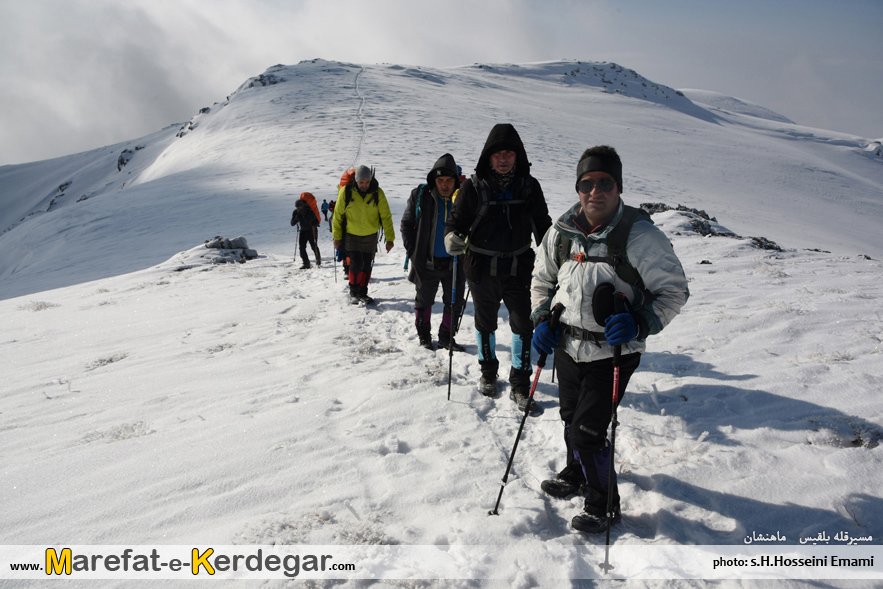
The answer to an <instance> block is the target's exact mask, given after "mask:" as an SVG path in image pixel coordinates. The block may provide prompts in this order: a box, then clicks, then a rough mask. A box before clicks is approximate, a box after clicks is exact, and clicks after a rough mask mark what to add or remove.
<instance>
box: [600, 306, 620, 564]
mask: <svg viewBox="0 0 883 589" xmlns="http://www.w3.org/2000/svg"><path fill="white" fill-rule="evenodd" d="M624 299H625V295H623V294H622V293H616V294H614V295H613V312H614V313H616V314H617V315H618V314H620V313H624V312H625V302H624ZM621 355H622V345H617V346H613V411H612V412H611V416H610V468H609V470H608V471H607V544H606V546H605V548H604V562H603V563H601V564H600V565H599V566H600V567H601V569H602V570H603V571H604V573H605V574H606V573H608V572H610V570H611V569H612V568H613V565H612V564H610V520H611V519H613V477H614V476H615V475H616V473H615V472H614V470H615V469H614V465H613V457H614V453H615V451H616V426H617V425H619V422H618V421H617V420H616V405H617V400H618V399H619V358H620V356H621Z"/></svg>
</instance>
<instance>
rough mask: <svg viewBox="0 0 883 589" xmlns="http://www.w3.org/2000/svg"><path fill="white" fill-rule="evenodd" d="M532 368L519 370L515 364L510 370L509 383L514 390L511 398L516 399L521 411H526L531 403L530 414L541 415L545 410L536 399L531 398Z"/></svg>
mask: <svg viewBox="0 0 883 589" xmlns="http://www.w3.org/2000/svg"><path fill="white" fill-rule="evenodd" d="M531 374H532V372H531V371H530V370H518V369H516V368H515V367H514V366H513V367H512V368H511V369H510V370H509V384H510V386H511V387H512V390H511V391H510V392H509V398H510V399H512V400H513V401H515V404H516V405H517V406H518V410H519V411H524V410H526V409H527V407H528V405H530V414H531V415H539V414H540V413H542V412H543V410H542V409H541V408H540V406H539V405H537V403H536V401H534V400H533V399H531V398H530V376H531Z"/></svg>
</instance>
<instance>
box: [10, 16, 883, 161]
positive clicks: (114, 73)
mask: <svg viewBox="0 0 883 589" xmlns="http://www.w3.org/2000/svg"><path fill="white" fill-rule="evenodd" d="M816 4H818V3H816ZM858 5H860V7H861V9H862V10H864V11H868V14H867V15H861V14H859V15H857V16H856V17H855V18H853V19H845V17H842V16H841V19H840V20H841V21H843V22H839V24H835V25H829V26H832V27H833V26H836V27H845V26H847V25H850V24H852V23H854V22H856V21H860V20H861V18H862V17H863V16H864V17H865V19H866V20H868V17H870V19H869V20H873V17H874V16H875V15H878V14H879V13H880V9H878V8H875V7H874V5H873V4H866V3H862V2H859V3H858ZM676 6H677V5H676ZM816 8H817V12H819V14H820V15H821V16H824V13H823V12H820V10H821V9H818V7H817V6H816ZM835 8H836V7H835ZM680 9H681V11H682V12H683V14H678V13H677V10H678V8H677V7H675V8H673V9H671V10H669V11H664V10H660V9H659V8H658V7H654V5H653V4H652V3H645V2H642V1H639V0H635V1H633V2H617V3H609V2H606V1H603V0H597V1H594V2H577V1H575V0H558V1H552V2H539V1H535V0H509V1H507V0H489V1H487V2H479V3H476V2H470V1H467V0H452V1H450V2H447V3H441V4H439V3H422V2H407V1H402V0H377V1H374V2H364V1H358V0H304V1H301V2H284V1H281V0H278V1H273V0H264V1H254V0H212V1H209V0H130V1H128V2H126V3H118V2H114V1H111V0H45V1H41V2H34V3H24V2H22V3H14V2H5V3H3V4H2V5H0V55H2V57H0V75H2V76H3V79H4V83H5V86H6V88H5V90H4V92H3V93H2V94H0V117H2V119H0V164H3V163H18V162H25V161H31V160H36V159H44V158H48V157H54V156H59V155H63V154H67V153H71V152H74V151H80V150H85V149H89V148H94V147H99V146H101V145H104V144H108V143H113V142H118V141H123V140H126V139H131V138H135V137H139V136H141V135H145V134H148V133H150V132H153V131H155V130H158V129H160V128H162V127H164V126H165V125H167V124H170V123H174V122H181V121H184V120H187V119H189V117H190V116H192V115H193V114H195V112H196V111H197V110H198V109H199V108H200V107H202V106H208V105H210V104H211V103H212V102H215V101H220V100H223V99H224V97H225V96H226V95H228V94H229V93H230V92H232V91H233V90H235V89H236V88H237V87H238V86H239V84H241V83H242V82H243V81H245V80H246V79H247V78H248V77H250V76H254V75H258V74H259V73H261V72H263V71H264V70H265V69H266V68H268V67H270V66H272V65H274V64H276V63H297V62H298V61H301V60H303V59H310V58H314V57H322V58H325V59H333V60H342V61H349V62H356V63H359V62H362V63H378V62H390V63H402V64H409V65H429V66H451V65H464V64H471V63H475V62H509V63H513V62H514V63H517V62H525V61H542V60H550V59H561V58H572V59H583V60H597V61H601V60H607V61H617V62H618V63H620V64H621V65H624V66H626V67H629V68H632V69H635V70H637V71H638V72H640V73H641V74H643V75H645V76H647V77H649V78H651V79H654V80H655V81H658V82H660V83H663V84H666V85H670V86H689V87H695V88H705V89H708V90H716V91H720V92H725V93H730V94H735V95H739V96H741V97H743V98H746V99H749V100H753V101H755V102H758V103H759V104H762V105H764V106H768V107H770V108H772V109H774V110H776V109H778V110H780V111H781V112H782V113H783V114H785V115H786V116H789V117H790V118H793V119H795V120H797V121H798V122H801V123H804V124H807V125H817V126H827V127H835V128H837V129H838V130H844V131H851V132H854V133H859V132H860V128H861V130H862V131H864V129H865V128H866V127H867V128H868V131H866V132H864V133H863V134H871V135H874V134H876V135H877V136H879V135H883V120H881V118H880V115H879V114H876V113H877V112H878V110H879V109H877V107H876V96H879V91H880V89H881V82H880V80H881V79H883V71H881V66H880V65H879V63H873V62H871V58H870V56H869V57H868V65H866V66H865V65H862V66H861V67H860V66H859V65H858V58H859V57H863V56H862V55H860V51H861V50H860V48H857V45H856V44H855V43H854V42H852V41H850V42H847V41H842V42H841V43H840V44H841V45H842V47H843V50H842V51H838V49H837V47H838V46H837V44H836V43H832V42H830V41H829V42H823V40H822V39H820V38H819V37H818V35H817V34H816V31H817V30H824V23H822V24H820V25H819V29H810V30H807V31H806V32H805V33H802V32H801V30H800V28H798V29H797V30H792V29H787V28H782V27H785V26H786V24H787V22H788V20H789V14H788V13H787V10H790V9H786V10H785V13H784V14H778V13H777V14H773V15H772V16H770V14H766V13H758V14H757V15H756V23H757V28H756V29H746V23H750V22H752V21H751V18H752V16H751V14H750V13H751V10H752V9H746V10H745V13H746V14H744V15H741V16H739V18H738V19H734V16H733V14H734V13H733V12H732V11H730V12H727V13H726V14H723V13H720V14H718V15H717V16H715V12H714V10H713V9H711V8H707V7H706V8H704V10H703V11H701V12H696V11H692V12H688V11H686V10H685V9H684V7H680ZM780 12H781V10H780ZM806 18H808V17H806ZM844 19H845V20H844ZM793 20H795V21H796V22H797V24H798V25H800V27H803V28H804V29H807V27H806V23H805V22H804V21H802V20H799V19H793ZM752 30H753V31H754V32H753V33H752ZM839 31H840V29H839V28H835V29H834V30H833V31H832V33H834V36H836V34H838V33H839ZM802 34H803V35H805V36H809V37H810V39H809V40H806V39H805V38H803V37H801V35H802ZM746 39H748V40H751V39H753V40H752V41H751V42H747V41H746ZM798 41H802V42H810V41H811V42H812V43H814V44H815V46H818V47H820V49H819V51H818V52H817V53H816V54H815V55H811V56H807V57H805V58H802V59H804V62H803V63H804V65H803V66H801V65H799V64H800V63H801V61H800V60H801V57H799V56H796V57H795V51H794V47H795V46H798V45H799V44H800V43H799V42H798ZM859 47H860V46H859ZM822 58H824V59H826V60H828V61H835V62H840V63H844V62H846V63H852V64H853V67H845V68H842V67H841V68H838V67H835V66H827V67H822V66H821V64H817V63H815V61H818V60H820V59H822ZM814 60H815V61H814ZM806 64H812V67H809V66H807V65H806ZM832 72H833V73H832ZM863 73H864V75H863ZM854 75H855V76H859V77H860V78H861V80H860V82H859V83H857V84H856V85H855V87H854V88H853V87H850V85H849V76H854ZM813 88H815V89H817V90H818V95H816V94H815V93H814V92H813ZM851 92H855V97H854V99H853V100H849V96H848V94H850V93H851ZM844 94H846V95H847V96H844ZM846 104H848V105H849V107H848V108H847V107H846V106H845V105H846ZM866 120H867V121H868V123H867V125H865V124H864V121H866Z"/></svg>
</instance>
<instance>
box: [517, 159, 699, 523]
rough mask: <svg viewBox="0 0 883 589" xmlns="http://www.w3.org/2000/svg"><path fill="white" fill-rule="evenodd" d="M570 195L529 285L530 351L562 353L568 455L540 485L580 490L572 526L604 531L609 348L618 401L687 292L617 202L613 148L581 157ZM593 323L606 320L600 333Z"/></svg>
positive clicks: (647, 223) (661, 251)
mask: <svg viewBox="0 0 883 589" xmlns="http://www.w3.org/2000/svg"><path fill="white" fill-rule="evenodd" d="M576 191H577V194H578V196H579V202H577V203H574V205H573V206H572V207H571V208H570V209H569V210H568V211H567V212H566V213H564V214H563V215H562V216H561V217H560V218H559V219H558V222H557V223H556V224H555V225H554V226H553V228H552V229H550V230H549V231H548V233H546V236H545V238H544V239H543V244H542V246H541V247H540V249H539V251H538V253H537V264H536V268H535V269H534V273H533V281H532V283H531V305H532V309H533V312H532V313H531V318H532V319H533V321H534V322H535V324H536V331H535V333H534V339H533V346H534V347H535V348H536V349H537V350H538V351H541V352H546V353H551V352H552V350H553V349H555V348H556V347H557V348H558V351H557V353H556V354H555V367H556V369H557V371H558V379H559V381H558V396H559V399H560V403H561V411H560V414H561V419H562V421H563V422H564V444H565V448H566V452H567V461H566V465H565V467H564V469H563V470H562V471H561V472H559V473H558V475H557V477H556V478H555V479H552V480H547V481H543V483H542V484H541V487H542V489H543V491H545V492H546V493H548V494H549V495H551V496H553V497H559V498H563V497H567V496H568V495H571V494H573V493H583V492H584V493H585V495H586V500H585V511H584V513H581V514H579V515H577V516H576V517H574V518H573V521H572V522H571V525H572V526H573V528H574V529H577V530H581V531H583V532H589V533H597V532H602V531H604V530H605V529H606V526H607V515H606V514H607V513H608V512H607V499H608V489H609V487H608V485H613V502H612V510H611V511H610V512H609V513H611V514H612V517H611V521H610V523H611V524H615V523H616V522H618V521H620V518H621V515H620V506H619V492H618V489H617V487H616V474H615V472H614V476H613V477H612V478H613V480H612V481H608V478H609V469H610V461H611V460H612V458H611V456H610V443H609V441H608V440H607V427H608V425H609V424H610V418H611V413H612V410H613V386H614V385H613V355H614V346H616V345H621V346H622V356H621V358H620V361H619V367H620V368H619V387H618V390H617V398H618V401H617V402H619V401H621V400H622V395H623V394H624V393H625V389H626V385H627V384H628V381H629V378H630V377H631V375H632V373H634V371H635V369H637V367H638V364H639V363H640V361H641V352H643V351H644V348H645V344H644V340H645V339H646V338H647V336H648V335H654V334H656V333H659V331H660V330H662V328H663V327H665V326H666V325H667V324H668V323H669V322H670V321H671V320H672V319H673V318H674V317H675V315H677V314H678V312H679V311H680V310H681V307H683V305H684V304H685V303H686V302H687V297H688V296H689V292H688V289H687V278H686V276H685V275H684V269H683V268H682V267H681V263H680V261H679V260H678V257H677V256H676V255H675V252H674V249H673V248H672V245H671V243H670V242H669V240H668V238H667V237H666V236H665V234H664V233H663V232H662V231H660V230H659V229H657V228H656V227H655V226H654V225H653V221H651V220H650V217H649V215H647V214H646V213H643V212H642V211H640V209H634V208H632V207H628V206H625V205H624V204H623V202H622V199H621V198H620V194H621V193H622V162H621V161H620V158H619V155H618V154H617V153H616V150H614V149H613V148H612V147H608V146H606V145H602V146H597V147H593V148H591V149H588V150H586V151H585V152H584V153H583V154H582V157H580V161H579V163H578V165H577V168H576ZM617 250H618V251H617ZM614 264H616V266H615V267H614ZM635 270H636V271H637V272H634V271H635ZM604 283H607V286H601V285H602V284H604ZM599 287H600V288H599ZM614 292H616V293H623V294H624V295H625V297H626V299H627V301H628V303H627V304H626V309H627V310H626V312H624V313H618V314H617V313H615V312H614V311H613V302H612V301H613V293H614ZM596 293H597V294H596ZM601 293H604V294H601ZM556 303H562V304H563V305H564V307H565V310H564V313H563V314H562V315H561V324H562V325H561V327H560V328H559V329H558V330H557V331H556V332H555V333H552V332H551V330H550V329H549V324H548V323H547V322H545V321H544V318H545V317H546V316H547V315H549V313H550V309H551V308H552V307H553V306H554V305H555V304H556ZM605 307H606V308H605ZM595 317H599V318H603V317H607V319H606V320H604V321H605V324H606V327H605V325H604V324H599V323H597V322H596V319H595ZM602 320H603V319H602ZM559 346H560V347H559Z"/></svg>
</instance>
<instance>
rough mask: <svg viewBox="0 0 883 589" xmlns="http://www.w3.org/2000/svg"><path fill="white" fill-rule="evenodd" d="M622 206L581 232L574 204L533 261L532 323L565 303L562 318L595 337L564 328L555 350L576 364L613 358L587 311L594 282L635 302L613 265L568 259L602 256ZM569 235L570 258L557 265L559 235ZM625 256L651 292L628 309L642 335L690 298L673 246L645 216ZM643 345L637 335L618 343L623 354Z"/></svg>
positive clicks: (656, 327) (654, 330)
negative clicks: (600, 225)
mask: <svg viewBox="0 0 883 589" xmlns="http://www.w3.org/2000/svg"><path fill="white" fill-rule="evenodd" d="M622 212H623V205H622V201H620V205H619V210H618V211H617V212H616V214H615V215H614V217H613V219H612V221H611V222H610V223H609V224H608V226H607V227H605V228H604V229H602V230H601V231H599V232H597V233H593V234H591V235H586V234H585V233H583V232H582V231H581V230H580V229H578V228H577V227H576V225H574V223H573V219H574V218H576V216H577V215H579V213H580V203H576V204H575V205H574V206H573V207H571V208H570V210H568V211H567V212H566V213H565V214H564V215H562V216H561V218H559V219H558V221H557V222H556V223H555V224H554V225H553V226H552V227H551V228H550V229H549V230H548V231H547V232H546V235H545V237H544V238H543V243H542V244H541V246H540V248H539V250H538V251H537V259H536V263H535V265H534V271H533V279H532V281H531V286H530V290H531V294H530V298H531V310H532V312H531V319H533V320H534V323H535V324H536V323H537V322H538V321H539V320H540V318H542V317H545V316H547V315H548V314H549V312H550V309H551V308H552V307H553V306H554V305H555V304H556V303H562V304H563V305H564V307H565V310H564V312H563V313H562V315H561V322H562V323H564V324H566V325H568V326H571V327H572V328H576V330H585V331H586V332H591V334H589V335H594V336H597V337H596V338H595V341H592V339H590V338H586V337H577V336H575V335H573V331H575V330H573V329H567V330H566V331H565V335H564V337H563V338H562V340H561V344H560V347H559V349H563V350H564V351H565V352H567V354H568V355H570V357H571V358H573V359H574V360H575V361H577V362H593V361H595V360H601V359H604V358H610V357H612V356H613V347H612V346H610V345H609V344H607V342H606V341H604V339H603V336H604V333H603V332H604V326H603V325H599V324H597V323H596V322H595V319H594V313H593V309H592V296H593V295H594V293H595V289H596V288H597V287H598V285H600V284H602V283H605V282H608V283H612V284H613V285H614V287H615V288H616V291H618V292H622V293H623V294H625V295H626V298H627V299H628V300H629V302H630V303H631V302H634V301H635V298H636V297H635V294H636V293H635V292H634V290H633V288H632V286H631V285H629V284H628V283H627V282H625V281H624V280H622V279H621V278H620V277H618V276H617V275H616V273H615V272H614V270H613V266H612V265H610V264H608V263H605V262H590V261H582V262H581V261H578V260H576V259H573V258H574V257H575V256H577V255H579V254H580V253H583V254H585V256H587V257H605V256H606V255H607V236H608V235H609V233H610V231H611V230H612V229H613V227H615V226H616V224H617V223H618V222H619V221H620V219H621V218H622ZM559 234H564V235H567V236H568V237H570V238H571V244H570V253H571V256H570V257H568V258H567V259H565V260H564V262H563V264H561V267H560V268H559V266H558V252H557V248H558V241H559V239H558V235H559ZM626 256H627V258H628V261H629V263H630V264H631V265H632V266H634V267H635V269H637V270H638V273H639V274H640V275H641V278H642V280H643V281H644V287H645V289H646V290H647V291H649V292H650V293H652V295H653V296H652V297H651V298H652V300H651V302H649V303H648V304H646V305H645V306H644V307H643V308H641V309H633V310H632V311H633V313H635V314H636V315H638V319H639V323H641V324H643V325H642V329H641V331H642V334H643V335H645V336H646V335H653V334H656V333H659V332H660V331H661V330H662V328H664V327H665V326H666V325H668V323H669V322H670V321H671V320H672V319H673V318H674V317H675V316H676V315H677V314H678V313H679V312H680V310H681V307H683V306H684V304H685V303H686V302H687V298H688V297H689V296H690V293H689V289H688V288H687V277H686V275H685V274H684V269H683V267H682V266H681V262H680V260H679V259H678V257H677V255H675V252H674V248H673V247H672V245H671V242H670V241H669V240H668V238H667V237H666V236H665V234H664V233H663V232H662V231H661V230H659V229H658V228H657V227H655V226H654V225H653V223H651V222H649V221H646V220H640V219H639V220H637V221H636V222H635V223H634V225H633V226H632V229H631V232H630V233H629V237H628V241H627V242H626ZM645 348H646V345H645V342H644V340H642V339H636V340H632V341H630V342H628V343H627V344H623V346H622V352H623V354H629V353H635V352H643V351H644V349H645Z"/></svg>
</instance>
